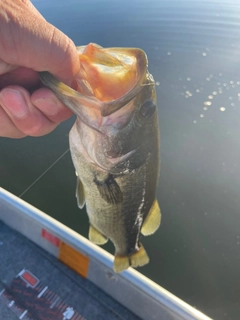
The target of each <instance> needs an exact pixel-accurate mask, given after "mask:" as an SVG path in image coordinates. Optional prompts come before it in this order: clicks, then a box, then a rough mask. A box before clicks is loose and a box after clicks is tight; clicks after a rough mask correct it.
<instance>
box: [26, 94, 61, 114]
mask: <svg viewBox="0 0 240 320" xmlns="http://www.w3.org/2000/svg"><path fill="white" fill-rule="evenodd" d="M32 103H33V104H34V105H35V106H36V107H38V109H40V110H41V111H43V112H44V113H45V114H46V115H47V116H54V115H55V114H57V113H58V112H59V110H60V106H59V102H58V101H57V100H54V99H53V98H38V99H36V100H32Z"/></svg>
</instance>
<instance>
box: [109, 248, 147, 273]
mask: <svg viewBox="0 0 240 320" xmlns="http://www.w3.org/2000/svg"><path fill="white" fill-rule="evenodd" d="M148 262H149V257H148V255H147V252H146V251H145V249H144V248H143V246H142V245H141V244H140V248H139V250H138V251H137V252H134V253H133V254H131V255H129V256H119V255H116V256H115V259H114V266H113V269H114V271H115V272H122V271H124V270H126V269H127V268H128V267H130V266H132V267H134V268H136V267H141V266H144V265H145V264H147V263H148Z"/></svg>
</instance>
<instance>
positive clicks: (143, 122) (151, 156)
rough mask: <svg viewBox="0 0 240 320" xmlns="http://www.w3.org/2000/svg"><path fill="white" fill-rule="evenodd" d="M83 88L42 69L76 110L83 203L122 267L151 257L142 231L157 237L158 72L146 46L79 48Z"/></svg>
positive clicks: (73, 143) (94, 235)
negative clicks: (153, 70)
mask: <svg viewBox="0 0 240 320" xmlns="http://www.w3.org/2000/svg"><path fill="white" fill-rule="evenodd" d="M77 49H78V52H79V59H80V62H81V71H80V73H79V75H78V76H77V77H76V84H75V89H76V90H74V89H72V88H70V87H68V86H66V85H65V84H63V83H61V82H59V81H58V80H57V79H56V78H54V77H53V76H52V75H51V74H50V73H48V72H40V73H39V75H40V78H41V80H42V82H43V83H44V84H45V85H46V86H47V87H48V88H50V89H51V90H52V91H53V92H54V93H55V94H56V96H57V97H58V98H59V100H60V101H62V102H63V103H64V104H65V105H66V106H67V107H68V108H70V109H71V110H72V111H73V112H74V113H75V114H76V115H77V119H76V122H75V124H74V125H73V127H72V129H71V131H70V135H69V141H70V150H71V155H72V160H73V163H74V166H75V169H76V173H77V189H76V196H77V201H78V206H79V207H80V208H82V207H83V206H84V205H86V209H87V213H88V217H89V222H90V228H89V239H90V240H91V241H93V242H94V243H96V244H99V245H102V244H104V243H106V242H107V240H108V239H110V240H111V241H112V242H113V244H114V246H115V260H114V271H115V272H121V271H123V270H125V269H127V268H128V267H129V266H133V267H138V266H142V265H145V264H146V263H148V262H149V258H148V255H147V253H146V251H145V250H144V247H143V246H142V244H141V243H140V234H141V233H142V234H143V235H145V236H147V235H150V234H153V233H154V232H155V231H156V230H157V229H158V227H159V225H160V221H161V212H160V208H159V205H158V202H157V200H156V187H157V183H158V179H159V165H160V150H159V148H160V141H159V137H160V134H159V124H158V113H157V103H156V93H155V83H154V80H153V77H152V76H151V75H150V74H149V72H148V70H147V58H146V55H145V53H144V52H143V51H142V50H141V49H136V48H102V47H100V46H98V45H96V44H89V45H87V46H81V47H78V48H77Z"/></svg>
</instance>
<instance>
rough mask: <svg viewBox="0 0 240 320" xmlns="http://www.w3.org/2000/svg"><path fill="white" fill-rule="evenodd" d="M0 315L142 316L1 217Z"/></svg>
mask: <svg viewBox="0 0 240 320" xmlns="http://www.w3.org/2000/svg"><path fill="white" fill-rule="evenodd" d="M0 259H1V263H0V319H23V320H27V319H30V320H32V319H44V320H46V319H48V320H51V319H54V320H57V319H66V320H67V319H71V320H80V319H81V320H83V319H91V320H94V319H97V320H101V319H104V320H108V319H111V320H114V319H131V320H137V319H140V318H138V317H137V316H135V315H134V314H133V313H131V312H130V311H129V310H127V309H126V308H125V307H123V306H122V305H121V304H119V303H118V302H116V301H115V300H114V299H112V298H111V297H110V296H108V295H107V294H106V293H105V292H103V291H102V290H101V289H99V288H98V287H96V286H95V285H94V284H93V283H91V282H90V281H89V280H87V279H85V278H83V277H81V276H79V275H78V274H77V273H75V272H74V271H72V270H71V269H69V268H68V267H67V266H65V265H64V264H62V263H61V262H60V261H59V260H58V259H57V258H55V257H54V256H52V255H50V254H49V253H48V252H46V251H45V250H43V249H42V248H40V247H39V246H38V245H36V244H34V243H33V242H32V241H30V240H28V239H27V238H25V237H24V236H23V235H21V234H20V233H18V232H17V231H15V230H13V229H10V228H9V227H8V226H7V225H5V224H4V223H3V222H1V221H0Z"/></svg>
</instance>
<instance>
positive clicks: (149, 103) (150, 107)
mask: <svg viewBox="0 0 240 320" xmlns="http://www.w3.org/2000/svg"><path fill="white" fill-rule="evenodd" d="M155 110H156V104H155V103H154V101H153V100H151V99H149V100H146V101H145V102H144V104H143V105H142V106H141V108H140V113H141V115H142V116H143V117H144V118H149V117H151V116H152V115H153V114H154V112H155Z"/></svg>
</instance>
